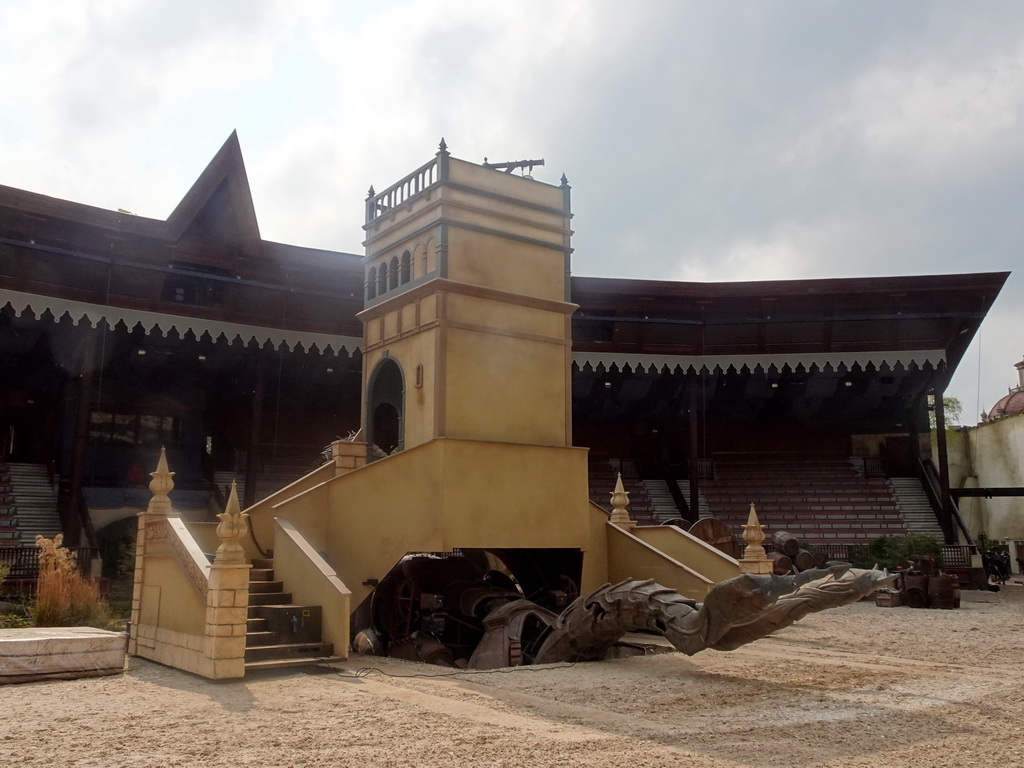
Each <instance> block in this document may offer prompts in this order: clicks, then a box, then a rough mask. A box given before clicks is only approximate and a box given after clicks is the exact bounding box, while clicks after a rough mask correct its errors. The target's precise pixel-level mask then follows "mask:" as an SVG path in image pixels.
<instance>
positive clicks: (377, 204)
mask: <svg viewBox="0 0 1024 768" xmlns="http://www.w3.org/2000/svg"><path fill="white" fill-rule="evenodd" d="M440 170H441V167H440V164H439V163H438V158H437V157H434V158H433V159H432V160H430V161H429V162H428V163H426V164H425V165H422V166H420V167H419V168H417V169H416V170H415V171H413V172H412V173H410V174H409V175H408V176H406V177H405V178H404V179H402V180H401V181H399V182H398V183H397V184H392V185H391V186H390V187H388V188H387V189H385V190H384V191H383V192H381V193H379V194H371V195H370V197H369V198H367V200H366V223H367V224H369V223H370V222H371V221H373V220H374V219H376V218H377V217H378V216H383V215H384V214H385V213H387V212H388V211H391V210H393V209H395V208H397V207H398V206H399V205H401V204H402V203H404V202H406V201H407V200H409V199H411V198H413V197H415V196H416V195H418V194H420V193H421V192H424V191H425V190H427V189H429V188H430V187H432V186H434V185H435V184H437V182H439V181H443V179H442V178H441V175H442V174H441V173H440ZM370 191H371V192H372V191H373V190H372V189H371V190H370Z"/></svg>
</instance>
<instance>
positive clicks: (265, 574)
mask: <svg viewBox="0 0 1024 768" xmlns="http://www.w3.org/2000/svg"><path fill="white" fill-rule="evenodd" d="M273 580H274V569H273V568H257V567H255V566H253V567H252V568H250V569H249V581H273Z"/></svg>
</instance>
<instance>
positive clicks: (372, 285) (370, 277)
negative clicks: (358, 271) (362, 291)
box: [366, 267, 377, 299]
mask: <svg viewBox="0 0 1024 768" xmlns="http://www.w3.org/2000/svg"><path fill="white" fill-rule="evenodd" d="M376 297H377V268H376V267H370V270H369V272H367V273H366V298H367V299H373V298H376Z"/></svg>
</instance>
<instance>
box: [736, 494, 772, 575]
mask: <svg viewBox="0 0 1024 768" xmlns="http://www.w3.org/2000/svg"><path fill="white" fill-rule="evenodd" d="M764 538H765V536H764V526H763V525H761V521H760V520H758V519H757V510H756V509H755V508H754V505H753V504H751V505H750V514H749V515H748V516H747V524H746V525H744V526H743V540H744V541H745V542H747V548H746V550H745V551H744V552H743V557H742V558H741V559H740V570H741V571H742V572H743V573H771V572H772V561H771V560H769V559H768V555H767V554H765V551H764V547H762V546H761V542H762V541H764Z"/></svg>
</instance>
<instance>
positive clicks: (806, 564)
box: [793, 549, 814, 571]
mask: <svg viewBox="0 0 1024 768" xmlns="http://www.w3.org/2000/svg"><path fill="white" fill-rule="evenodd" d="M793 565H795V566H796V569H797V570H798V571H806V570H807V569H808V568H813V567H814V555H812V554H811V553H810V552H808V551H807V550H806V549H801V550H800V551H799V552H797V553H796V556H795V557H794V558H793Z"/></svg>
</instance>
